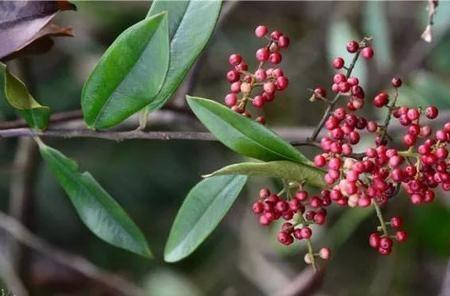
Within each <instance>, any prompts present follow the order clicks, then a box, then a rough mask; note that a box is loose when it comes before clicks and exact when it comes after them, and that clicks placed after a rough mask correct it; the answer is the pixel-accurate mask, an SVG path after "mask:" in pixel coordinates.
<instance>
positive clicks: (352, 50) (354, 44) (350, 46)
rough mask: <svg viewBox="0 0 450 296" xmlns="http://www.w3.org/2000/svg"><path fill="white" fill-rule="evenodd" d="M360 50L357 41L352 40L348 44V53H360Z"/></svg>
mask: <svg viewBox="0 0 450 296" xmlns="http://www.w3.org/2000/svg"><path fill="white" fill-rule="evenodd" d="M358 49H359V43H358V42H357V41H355V40H352V41H349V42H348V43H347V51H348V52H349V53H355V52H357V51H358Z"/></svg>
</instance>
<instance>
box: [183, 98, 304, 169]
mask: <svg viewBox="0 0 450 296" xmlns="http://www.w3.org/2000/svg"><path fill="white" fill-rule="evenodd" d="M187 100H188V103H189V106H190V107H191V109H192V111H194V113H195V115H196V116H197V118H198V119H199V120H200V121H201V122H202V123H203V124H204V125H205V126H206V127H207V128H208V129H209V131H210V132H211V133H213V134H214V136H216V138H217V139H219V141H221V142H222V143H223V144H224V145H225V146H227V147H229V148H230V149H232V150H234V151H236V152H238V153H240V154H242V155H245V156H249V157H253V158H256V159H260V160H264V161H272V160H291V161H295V162H304V163H309V162H310V161H309V160H308V158H306V157H305V156H304V155H302V154H301V153H300V152H299V151H298V150H297V149H295V148H294V147H293V146H292V145H290V144H289V143H287V142H286V141H284V140H283V139H282V138H280V137H279V136H278V135H277V134H275V133H274V132H272V131H271V130H269V129H268V128H266V127H264V126H263V125H261V124H259V123H257V122H255V121H253V120H251V119H249V118H246V117H244V116H242V115H240V114H238V113H236V112H234V111H232V110H230V109H228V108H227V107H225V106H223V105H221V104H219V103H217V102H214V101H212V100H208V99H202V98H195V97H189V96H188V97H187Z"/></svg>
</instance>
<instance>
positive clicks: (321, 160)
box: [314, 155, 327, 168]
mask: <svg viewBox="0 0 450 296" xmlns="http://www.w3.org/2000/svg"><path fill="white" fill-rule="evenodd" d="M326 162H327V160H326V159H325V157H323V156H322V155H316V156H315V157H314V165H315V166H316V167H319V168H321V167H323V166H325V164H326Z"/></svg>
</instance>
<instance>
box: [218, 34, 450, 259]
mask: <svg viewBox="0 0 450 296" xmlns="http://www.w3.org/2000/svg"><path fill="white" fill-rule="evenodd" d="M255 33H256V35H257V36H258V37H264V36H267V28H266V27H264V26H259V27H258V28H257V29H256V31H255ZM282 37H284V36H283V35H282V34H281V33H278V32H277V31H275V32H272V33H271V34H270V37H268V39H269V44H268V45H267V46H266V47H264V48H262V49H259V50H258V51H257V54H256V57H257V59H258V61H260V65H259V67H258V69H257V70H256V71H255V73H248V72H246V68H247V65H246V64H245V62H244V61H243V60H242V58H241V57H240V56H238V55H232V56H231V57H230V63H231V64H232V65H233V66H234V69H233V70H231V71H230V72H229V74H228V80H229V82H230V83H231V84H232V87H231V88H232V93H231V94H229V95H228V96H227V98H226V104H227V105H229V106H231V107H232V108H233V109H234V110H236V111H238V112H241V113H244V114H246V115H247V111H246V110H245V106H246V104H247V102H248V101H251V102H252V103H253V105H254V106H255V107H262V105H263V104H264V103H265V102H266V101H271V100H272V99H273V96H270V99H267V98H268V95H269V94H273V93H274V92H275V90H282V89H284V87H283V85H284V86H287V79H286V78H285V77H284V76H283V75H282V71H281V70H280V69H268V70H263V69H262V66H263V65H264V62H266V61H269V62H270V63H272V64H276V63H278V62H279V61H280V60H281V56H280V59H278V58H275V57H274V55H275V54H279V52H278V50H279V48H283V47H286V46H287V44H288V41H282V40H284V39H283V38H282ZM287 40H288V39H287ZM370 42H371V40H370V39H369V38H364V39H363V40H362V41H360V42H357V41H354V40H352V41H350V42H348V43H347V47H346V48H347V51H348V52H349V53H351V54H352V61H351V62H349V63H346V61H345V60H344V59H343V58H341V57H336V58H335V59H333V61H332V67H333V68H334V69H336V70H337V73H336V74H335V75H334V76H333V79H332V81H331V84H330V88H331V91H332V92H333V93H334V94H333V96H327V91H326V90H325V88H324V87H322V86H318V87H316V88H315V89H314V90H312V95H311V98H310V100H311V101H319V102H323V103H325V104H326V105H327V109H326V111H325V114H324V116H323V118H322V120H321V121H320V123H319V124H318V127H317V128H316V130H315V131H314V133H313V135H312V137H311V138H310V139H309V140H308V141H307V142H306V143H305V144H310V145H312V146H314V147H319V148H320V149H321V150H322V151H321V152H320V153H319V154H317V155H316V156H315V157H314V165H315V166H316V167H318V168H321V169H326V171H325V173H324V181H325V182H324V183H325V184H326V186H325V188H322V189H321V191H320V192H319V193H317V194H311V193H308V192H306V191H305V190H304V188H303V185H302V183H298V182H302V180H284V181H285V184H286V185H285V187H284V189H283V190H282V192H280V193H279V194H273V193H271V192H270V191H269V190H268V189H267V188H263V189H261V191H260V194H259V197H258V199H257V200H256V201H255V202H254V203H253V206H252V210H253V212H254V214H256V215H257V216H258V217H259V223H260V224H261V225H269V224H271V223H272V222H274V221H276V220H279V219H281V218H282V219H284V220H285V222H284V223H283V224H282V226H281V229H280V231H279V233H278V237H277V238H278V241H279V242H280V243H281V244H283V245H290V244H292V243H294V241H295V240H299V241H302V240H303V241H306V243H307V244H308V253H307V254H306V256H305V262H307V263H309V264H312V265H313V266H314V267H315V258H316V257H320V258H323V259H328V258H329V255H330V251H329V249H328V248H322V249H320V251H319V252H318V253H314V252H313V250H312V246H311V240H310V239H311V236H312V228H311V225H314V224H316V225H322V224H324V223H325V222H326V219H327V210H326V208H327V207H328V206H330V205H331V204H333V203H335V204H337V205H338V206H342V207H369V206H373V207H374V208H375V210H376V213H377V217H378V220H379V223H380V225H379V226H378V227H377V231H376V232H373V233H372V234H370V236H369V244H370V246H371V247H373V248H375V249H376V250H378V252H379V253H380V254H383V255H388V254H390V253H391V251H392V247H393V243H394V240H395V241H397V242H399V243H401V242H404V241H406V239H407V233H406V232H405V231H404V230H402V229H401V228H402V224H403V223H402V219H401V218H400V217H398V216H395V217H392V218H391V219H390V220H389V221H385V219H384V218H383V215H382V212H381V207H385V206H386V205H387V204H388V202H389V201H390V200H392V199H393V197H394V196H396V195H397V194H398V193H399V191H400V190H401V188H404V191H405V192H406V193H407V194H408V195H409V198H410V200H411V202H412V203H413V204H421V203H429V202H432V201H433V200H434V198H435V190H436V189H437V188H441V189H442V190H444V191H449V190H450V159H449V149H450V147H449V145H450V122H447V123H445V124H444V126H443V127H442V128H441V129H439V130H437V131H436V132H435V133H433V129H432V127H431V125H430V124H429V121H430V120H433V119H436V118H437V117H438V113H439V112H438V109H437V108H436V107H434V106H429V107H426V108H414V107H407V106H397V98H398V96H399V89H400V87H401V86H402V80H401V79H400V78H393V79H392V81H391V84H392V87H393V90H394V91H393V94H392V95H389V94H388V93H387V92H385V91H383V92H379V93H378V94H377V95H376V96H375V97H374V98H373V100H372V105H373V106H374V107H376V108H384V109H386V113H387V115H386V117H385V118H384V120H383V121H382V122H378V121H377V120H370V119H368V118H365V117H364V116H360V115H358V114H357V112H358V110H360V109H361V108H363V107H364V105H365V101H366V94H365V91H364V89H363V87H362V86H361V85H360V83H359V79H358V77H355V76H351V74H352V71H353V68H354V66H355V64H356V62H357V60H358V59H359V57H363V58H365V59H371V58H372V57H373V56H374V50H373V49H372V47H371V46H370ZM273 47H274V48H273ZM276 56H278V55H276ZM244 68H245V70H243V69H244ZM280 73H281V74H280ZM284 81H285V82H286V83H285V84H284ZM256 86H262V90H261V91H262V93H260V94H259V95H257V96H255V97H251V95H250V93H251V91H252V90H253V88H254V87H256ZM269 86H270V87H269ZM272 90H273V91H272ZM238 93H242V98H241V99H239V98H238V97H237V95H238ZM391 120H397V121H398V123H399V125H398V126H399V127H400V129H404V130H405V133H404V134H403V135H402V136H403V139H402V140H403V141H402V142H403V144H404V145H406V149H405V150H401V149H399V145H396V144H395V142H394V140H395V139H394V138H393V137H392V136H391V135H390V134H389V132H388V131H389V129H388V127H389V124H390V122H391ZM323 128H324V129H325V130H326V134H325V135H324V136H323V137H322V138H320V140H318V137H319V135H320V132H321V131H322V129H323ZM362 136H369V137H373V145H372V146H371V147H369V148H367V149H366V151H365V152H362V153H361V152H360V153H355V150H357V149H358V147H357V145H358V144H359V142H360V139H361V137H362ZM400 146H402V145H400Z"/></svg>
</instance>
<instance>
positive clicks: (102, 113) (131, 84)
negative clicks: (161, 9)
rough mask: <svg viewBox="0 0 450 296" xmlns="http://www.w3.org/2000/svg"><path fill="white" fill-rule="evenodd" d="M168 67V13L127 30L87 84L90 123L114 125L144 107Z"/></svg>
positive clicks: (86, 110) (85, 111) (85, 106)
mask: <svg viewBox="0 0 450 296" xmlns="http://www.w3.org/2000/svg"><path fill="white" fill-rule="evenodd" d="M168 67H169V34H168V23H167V14H166V13H160V14H158V15H155V16H153V17H150V18H146V19H144V20H142V21H140V22H139V23H137V24H135V25H133V26H131V27H130V28H128V29H127V30H125V31H124V32H123V33H122V34H120V36H119V37H117V39H116V40H115V41H114V42H113V44H111V46H110V47H109V48H108V49H107V50H106V52H105V54H104V55H103V57H102V58H101V59H100V61H99V62H98V64H97V66H96V67H95V69H94V71H93V72H92V73H91V75H90V77H89V79H88V80H87V81H86V83H85V85H84V88H83V93H82V98H81V107H82V109H83V114H84V119H85V121H86V123H87V124H88V126H90V127H92V128H108V127H112V126H114V125H117V124H119V123H120V122H122V121H123V120H125V119H126V118H128V117H129V116H131V115H132V114H134V113H136V112H137V111H139V110H141V109H142V108H144V107H145V106H146V105H148V104H149V103H150V102H151V100H152V98H153V97H154V96H156V94H157V93H158V92H159V91H160V89H161V86H162V85H163V82H164V79H165V77H166V74H167V69H168Z"/></svg>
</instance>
